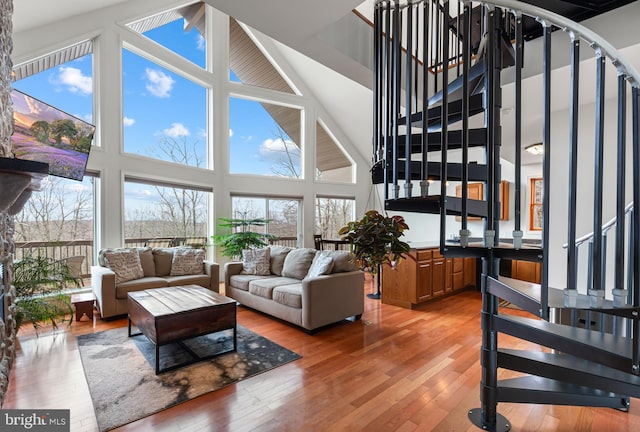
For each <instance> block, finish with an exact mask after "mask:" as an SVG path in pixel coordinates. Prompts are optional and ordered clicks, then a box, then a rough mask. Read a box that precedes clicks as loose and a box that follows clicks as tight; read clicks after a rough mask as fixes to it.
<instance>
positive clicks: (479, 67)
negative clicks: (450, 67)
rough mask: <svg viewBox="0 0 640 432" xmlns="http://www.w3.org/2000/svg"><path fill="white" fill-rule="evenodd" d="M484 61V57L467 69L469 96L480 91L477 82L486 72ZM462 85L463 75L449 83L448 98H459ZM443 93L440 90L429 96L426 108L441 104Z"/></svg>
mask: <svg viewBox="0 0 640 432" xmlns="http://www.w3.org/2000/svg"><path fill="white" fill-rule="evenodd" d="M486 69H487V68H486V61H485V58H484V57H480V58H479V59H478V60H477V61H476V62H475V64H473V65H472V66H471V67H470V68H469V75H468V76H467V77H468V80H469V92H470V93H471V94H474V92H476V93H477V92H478V90H480V88H482V87H480V88H478V80H480V79H481V78H482V77H483V76H484V74H485V71H486ZM463 83H464V75H460V76H458V77H456V78H455V79H454V80H453V81H451V82H450V83H449V86H448V90H449V92H448V93H449V97H452V96H453V97H456V98H461V97H462V95H461V94H460V93H462V84H463ZM443 94H444V92H443V91H442V90H440V91H439V92H438V93H436V94H434V95H433V96H431V97H430V98H429V102H428V106H429V107H431V106H433V105H435V104H439V103H441V102H442V96H443Z"/></svg>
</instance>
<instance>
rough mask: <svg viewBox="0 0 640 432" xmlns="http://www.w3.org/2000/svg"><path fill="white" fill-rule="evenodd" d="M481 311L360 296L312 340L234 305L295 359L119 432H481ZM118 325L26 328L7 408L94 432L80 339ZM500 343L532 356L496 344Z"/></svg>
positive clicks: (563, 425)
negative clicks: (65, 413) (44, 411)
mask: <svg viewBox="0 0 640 432" xmlns="http://www.w3.org/2000/svg"><path fill="white" fill-rule="evenodd" d="M368 283H370V282H368ZM367 290H368V292H369V290H370V287H369V288H368V289H367ZM480 307H481V301H480V295H479V294H478V293H477V292H472V291H469V292H464V293H461V294H458V295H457V296H454V297H450V298H446V299H443V300H440V301H437V302H434V303H431V304H429V305H426V306H424V307H422V308H421V309H420V310H414V311H410V310H406V309H401V308H398V307H395V306H388V305H384V304H381V303H380V301H378V300H369V299H365V313H364V315H363V317H362V321H358V322H355V323H352V322H345V323H342V324H339V325H337V326H334V327H331V328H328V329H325V330H323V331H321V332H319V333H317V334H316V335H313V336H311V335H307V334H306V333H304V332H302V331H300V330H298V329H296V328H294V327H291V326H289V325H286V324H283V323H281V322H278V321H276V320H274V319H272V318H269V317H267V316H264V315H262V314H259V313H256V312H253V311H250V310H247V309H244V308H240V309H239V313H238V321H239V323H240V324H242V325H243V326H245V327H248V328H250V329H252V330H253V331H255V332H257V333H259V334H261V335H263V336H265V337H267V338H269V339H271V340H273V341H275V342H277V343H279V344H281V345H283V346H285V347H287V348H289V349H291V350H293V351H295V352H297V353H299V354H300V355H302V358H301V359H299V360H297V361H295V362H292V363H289V364H287V365H284V366H282V367H279V368H276V369H274V370H272V371H270V372H267V373H264V374H261V375H258V376H256V377H253V378H250V379H248V380H246V381H242V382H239V383H237V384H234V385H231V386H228V387H226V388H224V389H221V390H218V391H215V392H213V393H209V394H208V395H204V396H201V397H199V398H197V399H194V400H191V401H189V402H186V403H183V404H181V405H178V406H176V407H173V408H171V409H168V410H166V411H163V412H161V413H159V414H156V415H153V416H150V417H147V418H144V419H141V420H139V421H137V422H134V423H131V424H129V425H125V426H123V427H121V428H119V429H117V430H118V431H189V432H191V431H260V432H262V431H278V432H280V431H296V432H298V431H305V432H306V431H343V430H344V431H347V430H348V431H360V430H366V431H374V432H375V431H384V432H387V431H402V432H404V431H430V430H433V431H477V430H480V429H477V428H476V427H475V426H473V425H472V424H471V423H470V422H469V420H468V419H467V411H468V410H469V409H471V408H475V407H478V406H479V404H480V402H479V394H480V391H479V383H480V375H481V371H480V365H479V360H478V359H479V350H480V324H479V316H480V315H479V311H480ZM501 309H502V310H503V312H506V313H509V312H514V311H513V309H504V308H501ZM515 313H518V311H515ZM125 325H126V319H121V320H117V321H109V322H105V321H102V320H100V319H99V318H97V319H95V322H94V323H91V322H88V321H84V322H78V323H73V325H72V326H71V327H69V328H64V329H61V330H59V331H58V332H57V333H55V334H53V333H52V332H51V331H50V330H45V331H42V332H41V333H40V336H39V337H35V335H34V334H33V332H32V331H31V330H30V329H29V328H27V327H25V328H24V329H23V330H21V333H20V350H19V352H18V356H17V361H16V363H15V366H14V369H13V371H12V374H11V379H10V384H9V391H8V393H7V395H6V398H5V401H4V405H3V408H25V409H36V408H38V409H40V408H50V409H56V408H58V409H71V431H72V432H81V431H97V424H96V420H95V416H94V412H93V405H92V403H91V398H90V396H89V390H88V388H87V384H86V381H85V378H84V372H83V370H82V365H81V362H80V356H79V354H78V348H77V345H76V336H78V335H80V334H84V333H88V332H97V331H102V330H106V329H110V328H114V327H119V326H125ZM499 344H500V345H501V346H510V347H514V348H523V347H531V348H532V349H538V348H537V347H536V346H534V345H528V344H527V343H523V342H520V341H517V340H515V339H511V338H509V337H507V336H503V335H501V336H500V341H499ZM114 373H117V371H114ZM501 374H503V375H501V376H507V374H511V372H508V371H503V372H501ZM149 397H153V395H149ZM498 411H499V412H500V413H501V414H503V415H504V416H506V417H507V418H508V419H509V421H510V422H511V423H512V425H513V429H512V430H515V431H573V432H581V431H594V432H595V431H598V432H601V431H616V432H619V431H637V430H640V400H636V399H634V400H632V403H631V409H630V411H629V412H628V413H624V412H620V411H617V410H614V409H608V408H576V407H562V406H546V405H527V404H500V405H499V406H498Z"/></svg>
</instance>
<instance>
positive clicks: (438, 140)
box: [372, 0, 640, 431]
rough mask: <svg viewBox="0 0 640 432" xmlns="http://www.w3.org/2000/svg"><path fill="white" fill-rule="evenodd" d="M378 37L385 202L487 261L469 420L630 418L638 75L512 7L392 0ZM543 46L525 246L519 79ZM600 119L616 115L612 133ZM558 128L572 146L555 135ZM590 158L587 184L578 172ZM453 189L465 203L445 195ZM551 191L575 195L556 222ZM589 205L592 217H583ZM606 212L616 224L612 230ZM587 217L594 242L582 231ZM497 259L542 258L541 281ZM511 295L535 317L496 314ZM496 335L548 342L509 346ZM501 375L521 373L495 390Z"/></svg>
mask: <svg viewBox="0 0 640 432" xmlns="http://www.w3.org/2000/svg"><path fill="white" fill-rule="evenodd" d="M374 34H375V37H374V41H375V42H374V96H373V97H374V112H373V125H374V139H373V169H372V175H373V182H374V183H376V184H380V185H381V187H382V189H383V191H384V193H383V194H384V205H385V208H386V210H389V211H403V212H418V213H432V214H438V215H439V216H440V217H439V233H440V236H439V237H440V250H441V252H442V253H443V254H444V255H445V256H451V257H476V258H478V259H479V260H481V262H482V278H481V279H482V284H481V285H482V286H481V291H482V296H483V306H482V313H481V326H482V349H481V353H480V360H481V367H482V381H481V394H480V402H481V403H480V405H481V406H480V407H479V408H477V409H473V410H471V411H470V412H469V418H470V420H471V421H472V422H473V423H474V424H475V425H477V426H478V427H481V428H483V429H485V430H492V431H497V430H509V429H510V424H509V421H508V420H507V419H506V418H505V417H503V416H502V415H500V414H499V413H498V404H499V403H500V402H516V403H539V404H556V405H576V406H603V407H611V408H617V409H621V410H626V409H628V406H629V403H630V398H631V397H640V376H638V375H639V374H640V349H639V348H640V344H639V339H640V338H639V336H640V320H639V319H638V312H639V311H640V261H639V260H638V257H640V250H639V248H640V209H638V208H637V206H638V205H639V204H638V203H640V127H639V119H638V115H639V111H638V109H639V101H640V93H639V92H638V87H639V86H640V75H639V74H638V72H637V71H636V70H635V69H634V68H633V66H632V65H631V64H630V63H629V62H628V61H627V60H626V59H625V58H623V57H622V56H621V55H620V54H619V53H618V51H616V49H614V48H613V47H612V46H611V45H610V44H609V43H608V42H607V41H605V40H604V39H602V38H601V37H599V36H598V35H597V34H595V33H593V32H592V31H590V30H589V29H587V28H585V27H583V26H582V25H580V24H579V23H577V22H574V21H572V20H570V19H568V18H566V17H564V16H561V15H558V14H556V13H553V12H550V11H547V10H544V9H541V8H539V7H536V6H532V5H529V4H525V3H521V2H517V1H509V0H500V1H499V0H496V1H492V2H490V3H484V2H466V1H442V0H419V1H395V0H381V1H377V2H376V5H375V18H374ZM563 45H564V46H563ZM558 46H563V47H562V48H560V49H559V50H558V48H557V47H558ZM552 47H553V48H554V50H558V51H559V52H565V51H566V52H567V53H568V58H566V59H564V60H562V61H565V62H566V64H568V66H567V67H568V68H569V75H570V79H569V84H568V86H569V95H570V96H569V109H568V120H567V121H564V122H560V121H555V117H556V115H557V114H556V111H554V105H553V104H554V97H553V94H552V92H555V91H557V89H552ZM533 49H540V50H541V51H542V65H541V66H542V67H541V74H540V78H541V79H540V80H539V81H540V95H541V112H540V113H539V114H540V124H539V129H537V134H538V136H541V138H542V139H541V141H542V145H543V148H544V155H543V160H542V186H543V191H544V193H543V197H542V210H541V213H540V218H541V220H540V222H541V225H542V231H541V242H540V244H538V245H531V244H528V243H525V242H523V233H524V230H523V228H522V223H523V220H524V218H523V215H524V213H525V210H524V203H523V200H522V199H521V195H522V192H523V191H522V190H521V186H520V184H521V180H520V179H522V176H523V172H522V147H523V140H525V139H527V138H528V137H527V134H531V131H530V130H524V128H523V126H522V125H523V121H522V120H523V117H522V116H523V113H526V109H525V108H526V104H527V103H528V102H527V101H523V97H522V94H523V86H524V85H527V86H529V85H531V83H530V81H527V80H525V79H523V71H526V68H525V65H524V64H523V63H524V61H525V59H526V58H527V57H526V56H525V55H524V52H525V51H526V50H533ZM553 59H554V60H553V61H557V59H556V58H555V57H554V58H553ZM581 69H582V70H581ZM585 70H586V72H585ZM611 71H613V72H614V73H615V75H616V78H615V81H616V82H617V93H616V92H614V93H613V95H612V96H609V95H608V94H607V90H608V89H607V86H605V82H606V72H609V73H611ZM581 72H582V75H581ZM591 76H592V77H591ZM506 89H508V92H507V91H506ZM506 93H509V97H510V98H511V97H513V99H512V100H510V101H509V104H511V103H512V104H513V111H512V115H508V116H507V115H501V111H502V107H503V104H504V103H505V97H506V96H505V94H506ZM609 93H611V91H610V90H609ZM511 94H512V96H511ZM585 94H587V95H592V96H591V97H593V98H594V107H595V108H594V113H593V116H591V117H588V116H586V114H584V113H581V112H580V110H581V108H582V105H581V104H580V101H581V99H580V97H585V96H584V95H585ZM581 95H582V96H581ZM607 98H609V99H611V98H614V100H615V102H607ZM612 105H613V106H612ZM605 113H606V115H607V118H608V117H609V116H612V115H615V118H616V120H615V127H614V129H615V130H614V131H613V132H611V131H608V128H610V127H611V124H613V122H611V121H609V122H606V121H605ZM552 116H553V117H554V118H553V119H552ZM585 119H587V120H585ZM507 121H508V122H509V124H508V125H506V124H505V123H506V122H507ZM558 127H560V128H564V129H563V130H566V139H559V138H558V136H561V135H562V134H559V133H557V131H556V130H554V128H558ZM505 130H509V131H512V133H510V134H509V135H507V134H506V132H505ZM585 131H588V132H585ZM552 138H553V139H552ZM507 146H511V149H509V150H510V152H512V153H513V155H514V157H513V168H514V171H515V172H514V178H515V179H516V181H515V182H514V184H515V195H514V197H515V205H514V207H515V212H514V213H515V214H514V222H513V226H514V229H513V232H511V233H510V235H508V236H503V237H505V238H502V237H501V236H500V232H501V231H500V207H499V206H500V198H499V193H500V189H499V187H500V182H501V179H502V162H501V161H502V158H501V150H502V149H503V148H507ZM478 155H479V156H478ZM585 161H586V162H585ZM586 163H588V164H589V167H588V168H587V172H592V175H590V176H588V178H586V180H588V181H585V176H584V175H580V173H581V172H582V173H584V172H585V164H586ZM470 182H481V183H483V184H484V197H482V199H470V197H469V196H468V195H469V194H468V186H469V183H470ZM454 184H455V185H458V186H459V189H460V191H461V194H460V195H461V196H452V194H451V193H450V190H451V188H452V185H454ZM613 185H615V187H613ZM614 190H615V192H613V191H614ZM585 191H586V192H585ZM553 194H557V195H556V196H566V204H565V205H563V206H562V208H559V207H560V206H559V205H558V204H557V203H558V200H555V201H553V203H554V208H553V210H554V212H553V215H554V216H553V217H552V213H551V200H550V197H551V196H552V195H553ZM585 196H586V198H585ZM585 201H586V202H590V203H591V206H592V207H591V208H592V209H593V214H588V215H585V214H584V210H582V211H580V213H579V211H578V209H579V208H584V205H583V202H585ZM629 203H630V204H629ZM579 204H580V205H579ZM612 208H613V209H615V210H613V211H612V210H611V209H612ZM609 213H613V215H614V217H613V218H612V219H611V220H609V221H605V220H604V217H605V215H607V214H609ZM557 215H562V217H558V216H557ZM450 216H457V219H454V218H452V217H450ZM470 218H482V221H483V233H482V236H481V238H472V237H471V236H470V230H469V221H470ZM585 218H590V224H589V225H590V226H591V227H592V233H590V234H587V235H585V236H582V237H578V234H577V227H578V226H579V225H580V224H579V222H581V221H584V219H585ZM449 224H456V226H455V227H454V229H457V232H458V233H459V235H458V238H459V239H458V240H457V241H455V242H452V241H449V240H447V238H448V236H447V233H450V232H451V226H449ZM611 231H613V232H614V234H615V235H614V236H609V233H610V232H611ZM551 233H553V235H554V236H557V235H558V234H559V233H560V235H562V236H563V237H564V238H566V244H565V245H564V249H563V250H562V251H560V252H558V251H555V250H552V249H551V247H552V244H557V242H554V243H552V242H551V238H550V235H551ZM585 248H586V249H585ZM607 252H609V253H607ZM553 254H555V255H553ZM558 254H561V256H563V261H564V262H565V263H566V265H565V263H563V264H562V265H563V267H566V281H565V282H564V283H562V284H560V285H562V286H553V287H552V286H550V283H549V281H550V268H551V267H552V265H551V262H550V256H552V255H553V256H557V255H558ZM501 260H524V261H534V262H539V263H541V268H542V272H541V281H540V283H539V284H533V283H528V282H523V281H519V280H515V279H510V278H508V277H504V276H501V275H500V262H501ZM554 265H555V263H554ZM555 279H556V280H557V278H555ZM612 293H613V294H615V296H616V297H614V299H615V300H614V301H612V300H610V298H611V295H612ZM603 298H604V300H603ZM501 300H505V301H508V302H510V303H512V304H513V305H516V306H517V307H519V308H520V309H522V310H524V311H526V312H528V313H529V314H530V317H525V316H521V315H510V314H507V313H504V312H500V311H499V307H498V306H499V301H501ZM604 322H608V323H612V324H611V325H607V326H605V325H604V324H602V323H604ZM500 334H504V335H510V336H513V337H515V338H519V339H523V340H526V341H528V342H532V343H535V344H538V345H540V347H541V348H540V350H537V351H522V350H514V349H507V348H503V347H501V346H500V345H499V343H498V342H499V335H500ZM499 369H506V370H510V371H516V372H518V374H517V375H518V376H517V377H515V378H510V379H505V380H498V371H499Z"/></svg>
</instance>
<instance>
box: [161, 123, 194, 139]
mask: <svg viewBox="0 0 640 432" xmlns="http://www.w3.org/2000/svg"><path fill="white" fill-rule="evenodd" d="M162 132H163V133H164V134H165V135H167V136H170V137H171V138H178V137H180V136H189V129H187V128H186V127H185V125H183V124H182V123H171V127H170V128H168V129H164V130H163V131H162Z"/></svg>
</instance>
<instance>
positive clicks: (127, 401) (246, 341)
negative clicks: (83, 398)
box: [78, 326, 300, 431]
mask: <svg viewBox="0 0 640 432" xmlns="http://www.w3.org/2000/svg"><path fill="white" fill-rule="evenodd" d="M134 330H137V329H135V327H134ZM232 339H233V333H232V331H231V330H229V331H226V332H220V333H214V334H212V335H206V336H201V337H199V338H195V339H190V340H189V341H188V342H186V343H187V344H188V345H189V348H191V349H192V350H193V351H195V352H197V353H198V354H199V355H200V356H204V355H211V354H215V353H216V352H223V351H228V350H230V349H231V348H232V346H233V340H232ZM78 348H79V350H80V357H81V359H82V366H83V368H84V373H85V376H86V378H87V383H88V384H89V392H90V393H91V399H92V401H93V408H94V410H95V413H96V418H97V420H98V427H99V429H100V431H108V430H111V429H114V428H117V427H119V426H122V425H124V424H127V423H130V422H133V421H135V420H138V419H141V418H143V417H146V416H148V415H151V414H154V413H156V412H158V411H162V410H163V409H166V408H169V407H171V406H173V405H177V404H179V403H182V402H185V401H188V400H189V399H193V398H195V397H197V396H201V395H203V394H205V393H209V392H212V391H214V390H218V389H220V388H222V387H225V386H227V385H229V384H232V383H234V382H237V381H241V380H245V379H247V378H250V377H252V376H255V375H258V374H260V373H262V372H265V371H268V370H270V369H273V368H276V367H278V366H281V365H283V364H285V363H289V362H291V361H293V360H296V359H299V358H300V356H299V355H298V354H296V353H294V352H292V351H289V350H288V349H286V348H283V347H281V346H280V345H278V344H276V343H274V342H271V341H270V340H268V339H266V338H264V337H262V336H260V335H258V334H256V333H254V332H252V331H250V330H248V329H246V328H244V327H242V326H238V349H237V352H229V353H225V354H221V355H219V356H217V357H215V358H213V359H210V360H205V361H202V362H199V363H194V364H191V365H188V366H184V367H179V368H177V369H174V370H170V371H167V372H163V373H160V374H159V375H156V374H155V369H154V352H155V350H154V346H153V344H152V343H151V342H150V341H149V340H148V339H147V338H146V337H145V336H143V335H140V336H134V337H131V338H130V337H128V336H127V328H126V327H123V328H118V329H114V330H108V331H104V332H99V333H92V334H87V335H82V336H78ZM185 356H186V354H185V351H184V350H183V349H182V348H181V347H179V346H178V345H177V344H175V345H174V344H171V345H165V346H162V347H161V348H160V367H161V369H164V368H166V367H171V366H172V365H174V364H175V363H182V362H183V361H184V360H185V359H188V357H185Z"/></svg>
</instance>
